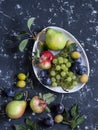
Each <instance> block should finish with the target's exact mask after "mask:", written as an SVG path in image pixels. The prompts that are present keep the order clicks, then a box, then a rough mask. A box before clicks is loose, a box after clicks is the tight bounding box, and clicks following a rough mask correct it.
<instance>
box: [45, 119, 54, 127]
mask: <svg viewBox="0 0 98 130" xmlns="http://www.w3.org/2000/svg"><path fill="white" fill-rule="evenodd" d="M43 123H44V124H45V125H46V126H53V125H54V120H53V119H52V117H48V118H45V119H44V120H43Z"/></svg>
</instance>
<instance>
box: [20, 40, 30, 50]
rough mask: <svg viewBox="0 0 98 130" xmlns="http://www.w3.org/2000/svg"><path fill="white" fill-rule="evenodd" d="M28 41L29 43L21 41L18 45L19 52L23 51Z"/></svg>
mask: <svg viewBox="0 0 98 130" xmlns="http://www.w3.org/2000/svg"><path fill="white" fill-rule="evenodd" d="M28 41H29V39H25V40H23V41H21V42H20V44H19V50H20V51H21V52H23V51H24V49H25V47H26V45H27V43H28Z"/></svg>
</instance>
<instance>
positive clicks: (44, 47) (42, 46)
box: [38, 41, 48, 53]
mask: <svg viewBox="0 0 98 130" xmlns="http://www.w3.org/2000/svg"><path fill="white" fill-rule="evenodd" d="M38 49H39V52H40V53H41V52H43V51H46V50H48V48H47V46H46V43H45V41H40V42H39V45H38Z"/></svg>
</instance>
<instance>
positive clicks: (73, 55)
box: [71, 51, 81, 59]
mask: <svg viewBox="0 0 98 130" xmlns="http://www.w3.org/2000/svg"><path fill="white" fill-rule="evenodd" d="M71 57H72V58H73V59H78V58H80V57H81V54H80V53H79V52H77V51H74V52H72V54H71Z"/></svg>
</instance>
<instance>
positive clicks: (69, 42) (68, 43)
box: [66, 40, 71, 48]
mask: <svg viewBox="0 0 98 130" xmlns="http://www.w3.org/2000/svg"><path fill="white" fill-rule="evenodd" d="M70 44H71V41H70V40H68V41H67V42H66V48H69V46H70Z"/></svg>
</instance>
